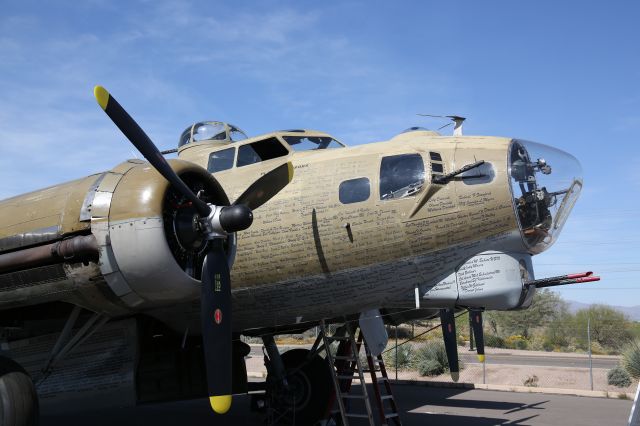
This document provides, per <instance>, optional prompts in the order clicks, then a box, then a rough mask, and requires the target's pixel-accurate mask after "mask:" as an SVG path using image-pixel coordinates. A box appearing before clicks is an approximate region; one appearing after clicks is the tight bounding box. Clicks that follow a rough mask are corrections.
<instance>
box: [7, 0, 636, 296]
mask: <svg viewBox="0 0 640 426" xmlns="http://www.w3.org/2000/svg"><path fill="white" fill-rule="evenodd" d="M638 22H640V3H638V2H634V1H627V2H622V1H608V2H577V1H575V2H574V1H567V2H555V1H537V2H515V1H506V0H505V1H485V2H478V1H458V2H429V1H416V2H402V3H401V2H372V1H341V2H321V3H319V2H305V1H297V2H273V1H260V2H248V1H245V2H238V1H235V2H213V1H201V2H177V1H163V0H159V1H126V2H125V1H121V2H119V1H101V0H89V1H82V2H78V1H51V2H36V1H30V0H20V1H14V0H4V1H3V2H2V13H1V14H0V179H1V182H2V184H1V185H0V199H2V198H5V197H9V196H12V195H16V194H19V193H22V192H26V191H29V190H34V189H37V188H40V187H43V186H47V185H50V184H52V183H54V182H58V181H64V180H70V179H73V178H76V177H80V176H84V175H87V174H90V173H94V172H96V171H100V170H104V169H109V168H111V167H113V166H114V165H115V164H117V163H119V162H120V161H121V160H122V159H124V158H129V157H132V156H133V154H132V153H133V149H132V148H130V145H129V144H128V143H126V142H125V140H124V138H123V137H122V136H121V135H120V134H119V133H118V132H117V130H116V129H115V127H114V126H113V124H112V123H111V122H109V121H108V120H107V119H106V117H105V116H104V114H103V113H102V112H101V111H100V110H99V108H98V107H97V106H96V104H95V100H94V99H93V95H92V88H93V86H94V85H95V84H102V85H104V86H105V87H107V88H108V89H109V90H110V91H111V92H112V93H113V94H114V96H116V97H117V98H118V100H119V101H120V102H121V103H122V104H123V105H125V106H126V108H127V109H128V110H129V112H130V113H131V114H132V115H133V116H134V117H135V118H136V119H137V120H138V122H139V123H140V124H141V125H142V126H143V127H144V128H145V129H146V130H147V131H148V133H149V135H150V136H151V137H152V139H153V140H154V141H156V143H157V144H158V146H160V147H161V149H168V148H173V147H175V145H176V142H177V139H178V136H179V134H180V132H181V131H182V130H183V129H184V128H185V127H186V126H187V125H189V124H191V123H192V122H194V121H196V120H201V119H218V120H226V121H229V122H232V123H234V124H236V125H238V126H240V127H241V128H243V129H244V130H245V131H246V132H247V133H249V134H250V135H255V134H259V133H263V132H268V131H271V130H274V129H282V128H292V127H306V128H315V129H320V130H324V131H327V132H329V133H331V134H333V135H335V136H336V137H337V138H338V139H341V140H343V141H344V142H346V143H347V144H350V145H355V144H360V143H367V142H373V141H379V140H384V139H388V138H389V137H391V136H393V135H394V134H396V133H398V132H399V131H401V130H403V129H405V128H407V127H410V126H412V125H422V126H425V127H431V128H434V127H436V126H439V125H440V124H441V123H439V122H437V121H436V122H434V121H429V120H428V119H424V118H420V117H417V116H416V113H421V112H422V113H432V114H439V113H446V114H459V115H464V116H466V117H468V118H469V120H468V122H467V124H466V127H465V132H466V133H467V134H480V135H497V136H512V137H520V138H525V139H530V140H535V141H538V142H541V143H545V144H550V145H554V146H556V147H558V148H560V149H563V150H566V151H568V152H570V153H572V154H574V155H575V156H576V157H577V158H578V159H579V160H580V161H581V163H582V167H583V170H584V176H585V189H584V191H583V194H582V196H581V199H580V200H579V201H578V204H577V205H576V207H575V209H574V212H573V214H572V216H571V217H570V218H569V221H568V224H567V225H566V226H565V229H564V231H563V234H562V235H561V236H560V239H559V241H558V243H557V244H556V245H555V246H554V247H553V248H552V249H551V250H549V252H548V253H545V254H543V255H540V256H537V257H536V258H535V259H534V264H535V265H536V269H537V275H538V276H539V277H542V276H549V275H557V274H559V273H562V272H573V271H581V270H594V271H597V272H599V273H600V274H601V275H602V277H603V281H602V282H600V283H597V284H590V285H586V284H585V285H582V286H579V287H574V288H570V289H566V290H561V293H562V295H563V296H564V297H565V298H569V299H573V300H577V301H581V302H587V303H589V302H604V303H610V304H618V305H627V306H631V305H639V304H640V283H639V282H638V278H637V277H638V274H639V273H640V260H639V255H638V253H637V251H638V250H639V249H640V244H639V243H638V240H639V237H640V229H639V227H638V225H637V218H636V211H637V210H638V206H639V202H638V198H637V194H638V192H639V191H640V148H639V145H640V141H639V140H638V136H637V135H638V132H639V131H640V53H639V52H640V48H639V47H638V41H640V29H639V27H638Z"/></svg>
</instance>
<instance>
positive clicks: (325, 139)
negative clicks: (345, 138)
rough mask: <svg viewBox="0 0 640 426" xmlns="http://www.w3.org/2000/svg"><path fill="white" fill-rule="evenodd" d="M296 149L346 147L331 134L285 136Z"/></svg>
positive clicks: (286, 140) (309, 149) (311, 149)
mask: <svg viewBox="0 0 640 426" xmlns="http://www.w3.org/2000/svg"><path fill="white" fill-rule="evenodd" d="M283 139H284V140H285V142H287V143H288V144H289V146H291V148H293V149H294V150H295V151H313V150H316V149H331V148H344V145H343V144H341V143H340V142H338V141H337V140H335V139H333V138H331V137H329V136H283Z"/></svg>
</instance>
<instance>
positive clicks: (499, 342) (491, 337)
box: [484, 333, 505, 348]
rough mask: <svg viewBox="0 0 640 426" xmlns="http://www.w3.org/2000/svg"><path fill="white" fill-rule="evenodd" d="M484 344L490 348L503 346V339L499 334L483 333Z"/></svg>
mask: <svg viewBox="0 0 640 426" xmlns="http://www.w3.org/2000/svg"><path fill="white" fill-rule="evenodd" d="M484 345H485V346H489V347H492V348H504V347H505V346H504V339H503V338H502V337H500V336H496V335H495V334H489V333H487V334H485V335H484Z"/></svg>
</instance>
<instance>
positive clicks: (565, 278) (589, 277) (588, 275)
mask: <svg viewBox="0 0 640 426" xmlns="http://www.w3.org/2000/svg"><path fill="white" fill-rule="evenodd" d="M594 281H600V277H595V276H593V272H591V271H588V272H578V273H575V274H567V275H558V276H556V277H549V278H541V279H539V280H532V281H527V282H525V283H524V285H526V286H527V287H535V288H545V287H555V286H558V285H567V284H579V283H589V282H594Z"/></svg>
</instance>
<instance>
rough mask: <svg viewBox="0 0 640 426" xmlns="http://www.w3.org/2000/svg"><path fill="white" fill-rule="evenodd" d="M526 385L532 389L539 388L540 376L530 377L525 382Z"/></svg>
mask: <svg viewBox="0 0 640 426" xmlns="http://www.w3.org/2000/svg"><path fill="white" fill-rule="evenodd" d="M524 385H525V386H528V387H530V388H536V387H538V376H536V375H535V374H534V375H533V376H529V377H527V378H526V379H525V380H524Z"/></svg>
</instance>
